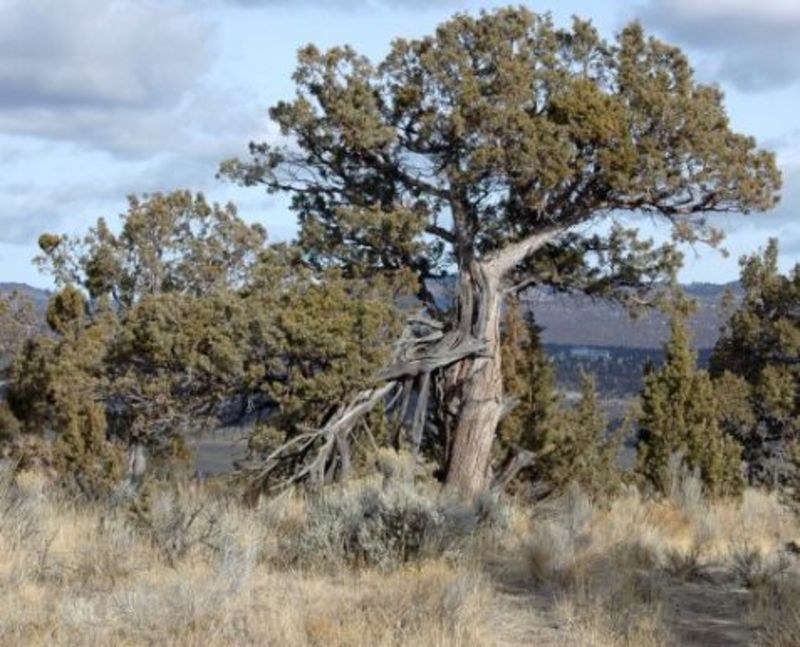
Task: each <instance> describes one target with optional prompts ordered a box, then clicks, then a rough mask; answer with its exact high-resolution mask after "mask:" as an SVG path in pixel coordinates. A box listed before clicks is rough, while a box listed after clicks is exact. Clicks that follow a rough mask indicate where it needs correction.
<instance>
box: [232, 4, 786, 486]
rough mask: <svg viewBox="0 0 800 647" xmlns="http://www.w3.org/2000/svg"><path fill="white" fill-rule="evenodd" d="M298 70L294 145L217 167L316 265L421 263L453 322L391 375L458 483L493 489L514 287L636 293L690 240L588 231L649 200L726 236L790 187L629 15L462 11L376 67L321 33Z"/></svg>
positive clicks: (291, 106) (391, 267) (286, 113)
mask: <svg viewBox="0 0 800 647" xmlns="http://www.w3.org/2000/svg"><path fill="white" fill-rule="evenodd" d="M293 78H294V81H295V84H296V88H297V94H296V96H295V98H294V99H292V100H288V101H282V102H280V103H278V104H277V105H275V106H273V107H272V108H271V110H270V115H271V117H272V119H273V120H274V121H275V122H276V123H277V124H278V126H279V127H280V131H281V133H282V135H284V136H285V137H286V138H288V140H289V143H288V144H286V145H273V144H269V143H253V144H251V147H250V150H251V153H252V155H251V158H250V159H249V160H246V161H240V160H230V161H227V162H225V163H224V164H223V166H222V173H223V174H225V175H227V176H229V177H231V178H234V179H235V180H237V181H239V182H242V183H244V184H247V185H263V186H265V187H266V188H267V190H269V191H271V192H286V193H288V194H289V195H290V196H291V199H292V209H293V210H294V212H295V213H296V214H297V216H298V221H299V225H300V234H299V240H298V243H299V245H300V247H301V248H302V249H303V252H304V254H305V255H306V258H307V259H308V260H309V262H311V263H314V264H315V265H316V266H318V267H339V268H341V269H342V271H343V272H345V273H346V274H347V275H348V276H364V275H365V274H367V273H372V274H374V273H388V274H392V273H395V272H398V271H401V270H403V269H410V270H412V271H413V272H414V273H415V275H416V276H417V279H418V280H417V289H418V296H419V297H420V298H421V300H422V301H423V303H425V304H426V306H427V308H428V314H430V315H433V316H436V317H438V318H439V319H440V320H441V323H443V324H444V326H445V331H446V333H445V334H444V335H442V336H439V337H437V339H436V340H435V341H433V342H431V343H427V344H423V343H419V344H416V345H413V346H411V347H409V348H408V349H407V352H406V353H405V354H401V356H400V357H396V358H395V359H396V360H397V361H396V362H395V366H393V367H391V368H390V369H389V370H387V371H386V372H385V373H384V376H385V377H387V378H390V377H391V379H400V378H403V379H412V380H414V381H416V384H417V386H416V388H417V389H419V390H422V391H426V392H427V391H428V390H433V392H434V393H435V394H436V395H435V399H436V400H437V401H438V404H439V405H440V406H438V407H434V410H435V411H438V412H439V417H438V418H437V419H436V420H435V425H434V426H435V427H436V428H437V429H439V430H440V432H441V435H442V438H443V439H444V441H443V442H445V443H446V444H447V451H446V456H447V458H446V462H447V465H448V470H447V471H448V476H447V480H448V482H449V483H452V484H453V485H454V486H456V487H458V488H460V489H464V490H472V491H474V490H479V489H481V488H483V487H484V486H485V485H486V482H487V479H489V478H490V473H491V469H490V465H489V461H490V456H491V445H492V440H493V438H494V436H495V432H496V430H497V428H498V425H499V423H500V419H501V417H502V416H503V415H504V413H506V412H507V409H508V407H507V406H505V404H504V398H503V393H502V376H501V371H500V365H501V358H500V353H499V346H500V343H499V341H500V340H499V321H500V312H501V309H502V303H503V300H504V298H505V296H506V295H507V294H509V291H514V290H518V289H522V288H523V287H526V286H530V285H532V284H537V283H539V284H550V285H555V286H558V287H561V288H563V289H580V290H585V291H587V292H589V293H592V294H601V295H616V296H617V297H619V298H623V299H626V300H627V301H628V302H637V301H641V298H642V292H641V291H639V292H637V289H641V288H642V287H643V286H648V285H652V284H653V283H654V282H656V281H659V280H662V279H664V278H667V277H669V276H670V275H671V274H672V273H673V272H674V270H675V269H676V267H677V266H678V265H679V263H680V254H679V253H678V252H677V251H676V250H675V248H674V247H673V246H672V245H664V246H662V247H655V246H654V245H653V244H652V243H651V242H649V241H642V240H639V238H638V236H637V233H636V231H635V229H625V228H624V227H623V226H621V225H619V224H615V225H613V226H611V227H606V228H603V227H599V228H597V227H595V228H592V227H589V225H594V224H596V223H598V222H600V221H601V219H603V218H609V217H610V218H611V220H614V215H615V214H617V213H620V212H630V213H635V214H646V215H650V216H655V217H658V218H662V219H664V220H666V221H667V222H668V223H669V224H670V225H671V226H672V230H673V234H674V238H675V239H676V240H677V241H689V242H698V241H704V242H709V243H711V244H715V243H717V242H718V241H719V234H718V232H716V231H714V229H713V228H711V227H709V226H708V225H707V223H706V221H705V220H704V218H703V215H704V214H707V213H714V212H750V211H754V210H763V209H768V208H770V207H772V206H773V205H774V204H775V202H776V200H777V191H778V189H779V187H780V175H779V172H778V170H777V168H776V165H775V160H774V156H773V154H772V153H770V152H767V151H763V150H761V149H759V148H758V147H757V145H756V143H755V141H754V140H753V139H752V138H751V137H748V136H745V135H741V134H738V133H736V132H734V131H733V130H731V128H730V125H729V120H728V118H727V115H726V113H725V110H724V107H723V96H722V92H721V91H720V90H719V88H717V87H715V86H710V85H704V84H701V83H698V82H696V80H695V79H694V75H693V72H692V69H691V67H690V65H689V63H688V61H687V59H686V57H685V55H684V54H683V53H682V52H681V51H680V50H679V49H678V48H676V47H673V46H670V45H668V44H666V43H663V42H662V41H659V40H657V39H655V38H650V37H647V36H646V35H645V33H644V30H643V29H642V27H641V26H640V25H638V24H635V23H634V24H631V25H628V26H626V27H625V28H624V29H622V30H621V31H620V33H619V34H618V35H617V36H616V38H615V39H613V40H612V41H608V40H605V39H603V38H601V36H600V35H599V34H598V32H597V30H596V29H595V28H594V27H593V26H592V25H591V24H590V23H589V22H586V21H582V20H579V19H575V20H574V21H573V24H572V26H571V27H570V28H566V29H564V28H559V27H556V26H555V24H554V23H553V21H552V19H551V18H550V16H548V15H538V14H535V13H533V12H531V11H529V10H527V9H524V8H506V9H499V10H495V11H491V12H482V13H481V14H479V15H478V16H470V15H465V14H459V15H456V16H455V17H453V18H452V19H450V20H448V21H446V22H444V23H443V24H442V25H440V26H439V27H438V28H437V29H436V31H435V33H434V34H432V35H430V36H426V37H423V38H419V39H413V40H406V39H397V40H395V41H394V42H393V43H392V45H391V48H390V51H389V53H388V54H387V55H386V56H385V58H383V60H381V61H379V62H377V63H374V62H372V61H370V60H369V59H367V58H366V57H364V56H362V55H360V54H358V53H357V52H356V51H355V50H353V49H352V48H350V47H346V46H345V47H334V48H332V49H330V50H328V51H320V50H319V49H317V48H316V47H314V46H311V45H310V46H308V47H305V48H303V49H302V50H301V51H300V53H299V57H298V67H297V70H296V72H295V74H294V77H293ZM448 271H456V272H457V273H458V277H459V278H458V288H457V290H458V295H457V301H456V307H455V309H454V310H453V311H452V312H451V313H442V312H440V311H439V304H437V303H436V301H435V299H434V297H433V295H432V294H431V293H430V291H429V285H428V284H427V283H426V279H428V278H430V277H435V276H439V275H441V274H442V273H444V272H448ZM421 358H424V361H422V360H421ZM422 402H423V403H424V404H425V406H427V403H428V400H427V396H426V397H425V398H422Z"/></svg>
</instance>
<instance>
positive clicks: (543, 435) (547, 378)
mask: <svg viewBox="0 0 800 647" xmlns="http://www.w3.org/2000/svg"><path fill="white" fill-rule="evenodd" d="M504 324H505V325H504V327H503V328H504V329H503V335H502V337H503V339H502V346H501V356H502V362H503V387H504V390H505V392H506V393H507V394H508V396H509V397H510V398H513V399H514V400H513V402H514V407H513V409H512V410H511V412H510V413H509V414H508V415H507V416H505V417H504V419H503V421H502V423H501V425H500V429H499V433H498V449H499V450H500V451H503V452H505V451H506V450H508V449H509V448H513V447H515V446H517V447H521V448H524V449H527V450H530V451H532V452H540V451H542V450H543V449H544V448H545V447H547V446H549V445H550V444H551V442H552V438H551V435H552V432H553V429H554V428H555V426H556V424H557V420H558V418H559V415H560V414H559V400H560V397H559V394H558V390H557V388H556V372H555V367H554V366H553V363H552V361H551V360H550V358H549V357H548V356H547V353H546V352H545V350H544V348H543V346H542V343H541V338H540V334H541V328H540V327H539V326H537V325H536V322H535V321H534V319H533V317H532V315H531V314H530V313H525V314H523V312H522V308H521V306H520V302H519V300H518V299H513V300H511V301H510V302H509V305H508V309H507V312H506V315H505V321H504Z"/></svg>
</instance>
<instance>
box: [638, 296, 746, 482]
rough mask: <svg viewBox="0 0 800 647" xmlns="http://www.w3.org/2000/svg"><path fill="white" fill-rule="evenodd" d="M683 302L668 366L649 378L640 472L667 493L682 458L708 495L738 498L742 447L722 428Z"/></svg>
mask: <svg viewBox="0 0 800 647" xmlns="http://www.w3.org/2000/svg"><path fill="white" fill-rule="evenodd" d="M690 311H691V307H690V304H689V303H688V302H686V301H681V300H679V301H678V302H677V303H676V304H675V307H674V309H673V312H672V322H671V335H670V339H669V341H668V342H667V343H666V344H665V347H664V354H665V360H664V365H663V366H662V367H660V368H659V369H657V370H655V369H650V370H649V372H648V373H647V374H646V375H645V380H644V382H645V384H644V389H643V390H642V394H641V401H640V409H639V415H638V420H637V422H638V438H637V455H638V462H637V472H638V473H639V474H640V475H641V476H642V477H643V478H644V479H645V480H646V481H647V482H648V483H649V484H650V485H651V486H652V487H653V488H654V489H655V490H656V491H657V492H660V493H662V494H665V493H668V492H670V491H671V488H672V486H673V484H672V483H671V482H670V478H671V476H672V473H671V470H670V459H671V457H673V456H674V455H676V454H677V455H681V456H682V457H683V460H684V461H685V463H686V466H687V467H688V468H689V469H690V470H696V471H697V472H698V473H699V476H700V478H701V480H702V482H703V485H704V487H705V489H706V491H707V493H708V494H710V495H712V496H720V495H732V494H737V493H738V492H739V491H740V490H741V487H742V484H743V483H742V461H741V447H740V446H739V444H738V443H737V442H736V441H735V440H734V439H733V438H731V437H730V436H729V435H728V434H726V433H725V432H724V430H723V429H722V428H721V426H720V417H721V416H722V411H721V409H720V404H719V401H718V399H717V394H716V392H715V389H714V384H713V383H712V381H711V378H710V376H709V375H708V373H707V372H706V371H703V370H700V369H698V368H697V354H696V353H695V351H694V350H693V349H692V347H691V335H690V332H689V328H688V325H687V317H688V315H689V312H690Z"/></svg>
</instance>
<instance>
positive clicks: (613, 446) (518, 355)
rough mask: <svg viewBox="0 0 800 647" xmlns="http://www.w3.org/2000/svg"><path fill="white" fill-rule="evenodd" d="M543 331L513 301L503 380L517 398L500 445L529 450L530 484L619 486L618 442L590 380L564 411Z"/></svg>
mask: <svg viewBox="0 0 800 647" xmlns="http://www.w3.org/2000/svg"><path fill="white" fill-rule="evenodd" d="M540 333H541V329H540V328H539V326H537V325H536V323H535V321H534V319H533V317H532V316H531V315H527V316H526V315H524V314H523V312H522V308H521V306H520V303H519V301H518V300H516V299H515V300H513V301H511V303H510V305H509V307H508V309H507V311H506V315H505V326H504V330H503V346H502V352H503V358H502V359H503V379H504V388H505V389H506V392H507V393H509V394H510V395H511V396H512V397H514V398H516V399H517V400H518V402H517V406H516V407H515V408H514V409H513V410H512V412H511V413H510V414H509V415H508V416H507V417H506V418H505V419H504V420H503V423H502V425H501V428H500V443H499V445H500V448H501V449H505V450H506V451H507V450H508V449H509V448H514V447H518V448H520V449H524V450H528V451H530V452H532V453H533V455H534V456H535V460H534V462H533V463H532V465H531V469H530V470H528V472H527V479H526V480H528V481H529V482H535V483H538V484H540V485H542V486H546V489H547V491H554V490H555V491H559V490H562V489H564V488H565V487H566V486H567V485H568V484H569V483H576V484H578V485H580V486H581V488H582V489H584V490H585V491H586V492H588V493H590V494H599V493H606V492H610V491H613V490H614V489H615V488H616V487H617V486H618V485H619V475H618V473H617V471H616V457H617V453H618V450H619V443H618V441H617V440H616V439H608V438H607V436H606V430H607V427H608V423H607V420H606V418H605V416H604V415H603V412H602V411H601V408H600V402H599V399H598V397H597V389H596V385H595V381H594V378H593V377H591V376H589V375H586V376H584V378H583V382H582V389H581V396H580V399H579V401H578V403H577V405H576V406H575V407H573V408H571V409H566V408H565V407H564V406H563V404H562V403H561V398H560V395H559V393H558V389H557V384H556V373H555V367H554V366H553V363H552V361H551V360H550V358H549V357H548V356H547V353H546V352H545V350H544V348H543V347H542V344H541V339H540Z"/></svg>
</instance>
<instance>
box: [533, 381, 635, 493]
mask: <svg viewBox="0 0 800 647" xmlns="http://www.w3.org/2000/svg"><path fill="white" fill-rule="evenodd" d="M560 418H561V421H560V424H559V425H558V426H557V427H556V433H555V434H553V437H552V440H551V443H552V444H551V448H552V449H551V450H550V451H547V452H545V453H543V455H542V457H541V465H540V470H541V471H540V474H541V477H542V478H543V479H544V480H546V481H547V482H548V483H550V484H552V485H553V486H554V488H555V489H556V490H557V491H564V490H565V489H566V487H567V486H568V485H570V484H574V485H577V486H579V487H580V489H581V490H582V491H583V492H585V493H587V494H588V495H590V496H592V497H603V496H606V495H609V494H613V493H614V492H616V491H617V490H618V489H619V487H620V485H621V481H620V473H619V470H618V468H617V459H618V457H619V452H620V448H621V443H622V439H623V438H622V434H621V433H619V432H617V433H614V434H612V435H609V434H608V420H607V419H606V417H605V414H604V413H603V411H602V409H601V408H600V401H599V400H598V397H597V386H596V384H595V380H594V378H593V377H592V376H591V375H584V377H583V383H582V387H581V394H580V399H579V400H578V402H577V404H576V405H575V406H574V407H572V408H570V409H566V410H562V412H561V414H560Z"/></svg>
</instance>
